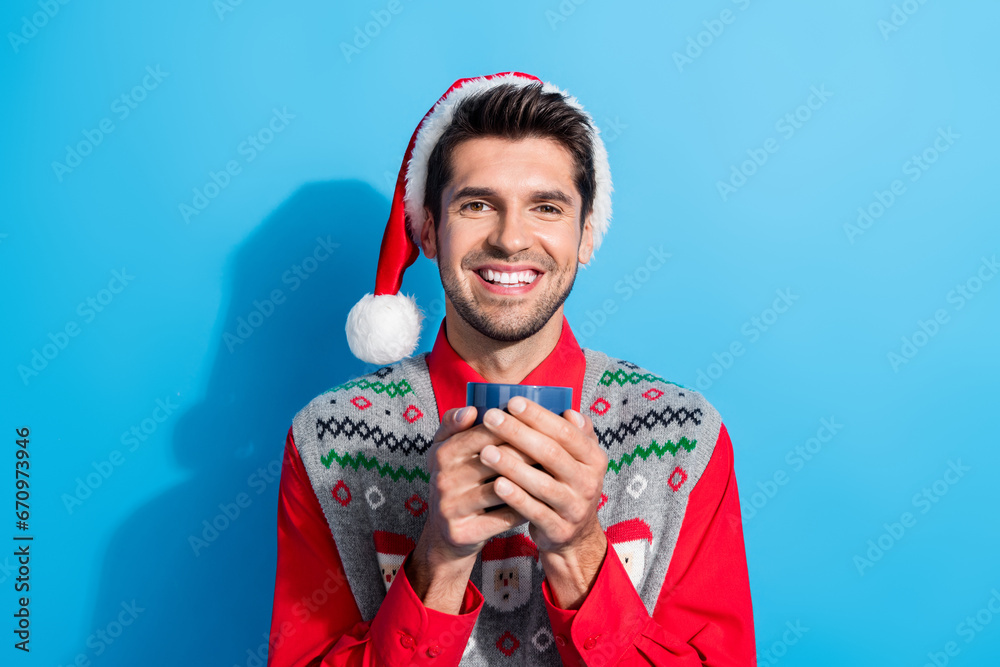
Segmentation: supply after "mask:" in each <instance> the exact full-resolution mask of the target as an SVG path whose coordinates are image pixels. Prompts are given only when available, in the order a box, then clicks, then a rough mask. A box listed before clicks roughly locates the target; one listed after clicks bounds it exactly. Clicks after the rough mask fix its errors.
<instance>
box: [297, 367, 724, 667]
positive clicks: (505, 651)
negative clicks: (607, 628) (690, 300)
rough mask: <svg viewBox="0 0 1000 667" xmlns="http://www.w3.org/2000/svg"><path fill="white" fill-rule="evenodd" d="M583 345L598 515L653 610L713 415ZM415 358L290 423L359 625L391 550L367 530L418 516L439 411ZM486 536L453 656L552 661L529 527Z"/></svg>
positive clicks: (340, 390)
mask: <svg viewBox="0 0 1000 667" xmlns="http://www.w3.org/2000/svg"><path fill="white" fill-rule="evenodd" d="M584 354H585V356H586V362H587V366H586V373H585V376H584V382H583V395H582V396H581V401H580V406H581V410H582V412H584V414H587V415H588V416H589V417H590V418H591V419H592V420H593V422H594V429H595V431H596V433H597V437H598V440H599V442H600V444H601V446H602V447H603V448H604V449H605V451H606V452H607V454H608V472H607V474H606V476H605V478H604V493H603V498H602V501H601V505H600V506H599V508H598V519H599V520H600V522H601V525H602V526H603V527H604V528H605V531H606V532H607V533H608V535H609V543H610V544H611V547H613V548H614V549H615V552H616V554H617V556H618V558H619V559H620V560H621V561H622V564H623V566H624V567H625V569H626V571H627V572H628V574H629V578H630V579H631V580H632V582H633V584H634V585H635V588H636V591H637V593H638V595H639V597H640V598H641V599H642V601H643V604H644V605H645V606H646V609H647V611H648V612H649V613H650V614H652V612H653V609H654V607H655V604H656V600H657V598H658V596H659V593H660V586H661V584H662V583H663V579H664V577H665V576H666V572H667V567H668V566H669V564H670V559H671V555H672V554H673V550H674V546H675V545H676V543H677V537H678V535H679V532H680V527H681V522H682V521H683V519H684V514H685V511H686V509H687V501H688V497H689V494H690V492H691V489H692V488H693V487H694V486H695V484H697V482H698V480H699V479H700V477H701V475H702V473H703V472H704V470H705V467H706V466H707V465H708V461H709V459H710V458H711V456H712V452H713V451H714V448H715V443H716V440H717V438H718V435H719V430H720V428H721V426H722V420H721V417H720V415H719V413H718V412H717V411H716V410H715V409H714V408H713V407H712V405H711V404H709V402H708V401H707V400H705V398H704V397H703V396H702V395H701V394H700V393H698V392H696V391H692V390H690V389H687V388H685V387H683V386H681V385H678V384H676V383H673V382H669V381H667V380H665V379H663V378H661V377H659V376H657V375H655V374H653V373H651V372H649V371H647V370H646V369H643V368H640V367H638V366H636V365H635V364H632V363H630V362H627V361H624V360H621V359H614V358H611V357H608V356H607V355H605V354H603V353H601V352H598V351H595V350H588V349H584ZM426 356H427V355H426V354H421V355H417V356H416V357H410V358H407V359H403V360H402V361H399V362H397V363H395V364H391V365H389V366H384V367H382V368H379V369H378V370H376V371H374V372H373V373H370V374H368V375H366V376H364V377H361V378H355V379H353V380H351V381H350V382H346V383H344V384H341V385H338V386H337V387H334V388H333V389H331V390H330V391H328V392H325V393H324V394H322V395H320V396H317V397H316V398H315V399H313V400H312V401H311V402H310V403H309V404H308V405H307V406H305V407H304V408H303V409H302V410H301V411H300V412H299V413H298V414H297V415H296V416H295V419H294V420H293V423H292V429H293V436H294V439H295V444H296V446H297V447H298V450H299V454H300V455H301V457H302V461H303V463H304V464H305V467H306V470H307V472H308V474H309V479H310V482H311V484H312V488H313V490H314V492H315V493H316V496H317V497H318V498H319V501H320V505H321V506H322V508H323V513H324V515H325V517H326V520H327V523H328V525H329V526H330V530H331V533H332V534H333V537H334V539H335V540H336V543H337V549H338V551H339V553H340V557H341V560H342V561H343V564H344V570H345V572H346V575H347V580H348V582H349V584H350V588H351V591H352V593H353V595H354V599H355V601H356V602H357V604H358V608H359V610H360V611H361V616H362V618H364V619H365V620H371V619H372V618H373V617H374V616H375V614H376V612H377V611H378V608H379V605H380V604H381V603H382V600H383V599H384V598H385V594H386V590H387V588H386V585H385V576H386V574H387V572H391V569H388V570H387V569H386V568H390V565H381V566H380V563H383V562H388V561H386V558H388V556H387V555H386V554H384V553H383V554H380V553H379V552H378V551H377V550H376V537H375V536H376V535H383V536H384V535H385V534H386V533H391V534H393V535H395V536H399V537H398V538H397V539H399V540H404V541H405V539H410V540H413V541H414V542H415V541H417V540H418V539H419V538H420V533H421V531H422V529H423V525H424V522H425V521H426V519H427V514H428V509H429V508H428V498H429V495H428V490H429V487H428V485H429V476H428V469H427V461H426V453H427V450H428V449H429V448H430V445H431V443H432V442H433V438H434V433H435V431H436V430H437V427H438V424H439V423H440V416H439V413H438V408H437V403H436V401H435V399H434V393H433V390H432V387H431V382H430V375H429V373H428V371H427V363H426ZM390 388H391V389H390ZM401 388H402V389H404V390H405V391H404V393H400V389H401ZM611 537H614V540H611ZM494 539H495V540H498V543H497V545H495V546H496V548H491V550H490V556H489V559H488V561H487V562H484V560H483V557H482V553H481V554H480V557H479V558H477V560H476V564H475V566H474V567H473V570H472V575H471V581H472V583H473V584H474V585H475V586H476V587H477V588H479V590H480V591H481V592H482V593H483V596H484V598H486V602H485V604H484V605H483V608H482V611H481V612H480V615H479V618H478V620H477V622H476V626H475V628H474V630H473V632H472V636H471V637H470V640H469V643H468V645H467V646H466V650H465V652H464V654H463V657H462V662H461V664H462V665H475V666H477V667H486V666H487V665H496V664H512V665H514V664H516V665H560V664H561V662H560V659H559V654H558V652H557V650H556V647H555V642H554V639H553V637H552V632H551V626H550V623H549V619H548V614H547V613H546V610H545V603H544V600H543V599H542V592H541V581H542V575H543V573H544V572H543V570H542V568H541V563H540V562H538V561H536V560H535V559H534V558H533V557H531V556H530V555H526V554H530V549H528V550H527V551H526V550H525V546H524V545H528V544H529V543H530V538H529V536H528V526H527V524H524V525H521V526H518V527H516V528H513V529H511V530H509V531H506V532H504V533H501V534H499V535H497V536H496V537H495V538H494ZM501 544H502V545H505V546H503V547H502V548H501V547H500V545H501ZM529 546H530V545H529ZM609 548H610V547H609ZM484 551H485V549H484ZM497 554H500V555H499V556H498V555H497ZM380 559H381V560H380Z"/></svg>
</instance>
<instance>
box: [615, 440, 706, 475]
mask: <svg viewBox="0 0 1000 667" xmlns="http://www.w3.org/2000/svg"><path fill="white" fill-rule="evenodd" d="M697 443H698V441H697V440H688V439H687V438H683V437H682V438H681V441H680V442H678V443H673V442H671V441H670V440H667V441H666V442H665V443H663V444H662V445H661V444H659V443H658V442H656V440H653V442H652V443H651V444H650V445H649V447H643V446H642V445H638V446H636V448H635V449H634V450H632V452H631V453H628V454H622V457H621V459H620V460H619V461H617V462H616V461H608V470H613V471H614V472H615V474H618V473H621V471H622V468H624V467H625V466H627V465H628V466H630V465H632V462H633V461H634V460H635V459H636V457H637V456H641V457H642V459H643V460H644V461H645V460H646V459H648V458H649V455H650V454H656V456H657V457H658V458H663V454H664V453H665V452H670V453H671V454H673V455H674V456H677V452H678V451H680V449H681V447H683V448H684V449H685V450H686V451H689V452H690V451H691V450H692V449H694V446H695V445H696V444H697Z"/></svg>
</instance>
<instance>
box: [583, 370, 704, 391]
mask: <svg viewBox="0 0 1000 667" xmlns="http://www.w3.org/2000/svg"><path fill="white" fill-rule="evenodd" d="M643 381H645V382H665V383H667V384H672V385H674V386H675V387H680V388H681V389H687V387H685V386H684V385H681V384H677V383H676V382H671V381H670V380H664V379H663V378H661V377H660V376H658V375H653V374H652V373H636V372H635V371H632V372H631V373H626V372H625V371H623V370H622V369H620V368H619V369H618V370H616V371H615V372H614V373H612V372H611V371H604V375H602V376H601V379H600V380H598V381H597V382H598V384H603V385H604V386H605V387H610V386H611V383H612V382H617V383H618V386H619V387H624V386H625V385H626V384H639V383H640V382H643Z"/></svg>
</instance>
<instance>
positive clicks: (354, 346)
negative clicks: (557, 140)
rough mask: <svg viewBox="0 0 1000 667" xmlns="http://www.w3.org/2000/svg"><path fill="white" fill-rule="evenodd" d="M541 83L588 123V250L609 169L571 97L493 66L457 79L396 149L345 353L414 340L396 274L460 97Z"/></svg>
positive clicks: (413, 247) (381, 356)
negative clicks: (370, 280) (388, 198)
mask: <svg viewBox="0 0 1000 667" xmlns="http://www.w3.org/2000/svg"><path fill="white" fill-rule="evenodd" d="M539 83H540V84H542V92H545V93H559V94H560V95H562V96H563V99H564V100H565V101H566V103H567V104H568V105H569V106H570V107H572V108H574V109H577V110H578V111H580V112H581V113H582V114H583V116H584V117H585V118H586V119H587V122H588V123H589V124H590V130H591V132H590V136H591V143H592V148H593V156H594V172H595V176H596V188H595V191H594V206H593V213H592V214H591V224H592V225H593V228H594V251H595V252H596V251H597V248H598V247H599V246H600V245H601V239H602V238H603V237H604V233H605V232H606V231H607V229H608V226H609V225H610V223H611V191H612V187H611V169H610V167H609V165H608V153H607V150H605V148H604V142H602V141H601V138H600V136H599V133H600V130H599V129H598V127H597V125H596V124H595V123H594V121H593V119H592V118H591V117H590V114H588V113H587V112H586V111H584V109H583V107H582V106H581V105H580V103H579V102H577V100H576V98H575V97H572V96H570V95H569V94H568V93H566V92H565V91H563V90H560V89H559V88H557V87H555V86H553V85H552V84H551V83H547V82H543V81H542V80H541V79H539V78H538V77H535V76H532V75H531V74H524V73H522V72H501V73H498V74H490V75H488V76H481V77H477V78H471V79H459V80H458V81H456V82H455V83H453V84H452V85H451V87H450V88H449V89H448V90H447V92H445V94H444V95H443V96H442V97H441V99H439V100H438V101H437V103H435V105H434V106H433V107H431V109H430V110H429V111H428V112H427V113H426V114H425V115H424V118H423V120H421V121H420V124H419V125H417V129H416V130H414V132H413V136H412V137H410V143H409V145H408V146H407V147H406V153H405V154H404V155H403V164H402V166H401V167H400V169H399V176H398V177H397V178H396V189H395V191H394V192H393V195H392V208H391V209H390V211H389V221H388V222H387V223H386V226H385V233H384V234H383V236H382V249H381V251H380V252H379V259H378V269H377V271H376V275H375V292H374V294H366V295H365V296H364V297H362V298H361V300H360V301H359V302H358V303H357V304H355V305H354V307H353V308H352V309H351V312H350V313H349V314H348V316H347V343H348V345H350V348H351V352H352V353H353V354H354V356H356V357H357V358H359V359H361V360H362V361H366V362H368V363H371V364H391V363H394V362H396V361H399V360H400V359H403V358H404V357H408V356H409V355H411V354H413V351H414V350H415V349H416V348H417V341H418V340H419V339H420V322H421V320H422V319H423V313H421V312H420V310H419V309H418V308H417V303H416V300H415V299H414V298H413V297H411V296H406V295H403V294H399V289H400V287H401V286H402V283H403V272H404V271H405V270H406V268H407V267H409V266H410V265H411V264H413V262H414V261H416V259H417V256H418V255H419V254H420V231H421V229H422V227H423V225H424V221H425V220H424V192H425V189H426V186H427V163H428V161H429V160H430V156H431V153H432V152H433V151H434V146H436V145H437V142H438V140H439V139H440V138H441V136H442V135H443V134H444V132H445V130H446V129H447V128H448V126H449V125H450V124H451V121H452V119H453V118H454V116H455V109H456V107H457V106H458V105H459V103H460V102H462V101H463V100H466V99H468V98H470V97H472V96H473V95H475V94H477V93H482V92H485V91H487V90H490V89H492V88H495V87H496V86H500V85H504V84H511V85H515V86H528V85H532V84H539Z"/></svg>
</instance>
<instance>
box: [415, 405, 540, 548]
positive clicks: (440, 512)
mask: <svg viewBox="0 0 1000 667" xmlns="http://www.w3.org/2000/svg"><path fill="white" fill-rule="evenodd" d="M459 415H460V416H459ZM475 418H476V408H474V407H469V408H466V409H464V411H463V410H449V411H448V412H447V413H445V417H444V419H443V420H442V421H441V425H440V426H439V427H438V430H437V433H436V434H435V435H434V441H433V444H432V446H431V449H430V451H429V452H428V454H427V460H428V465H429V468H430V470H429V472H430V502H429V507H430V513H429V515H428V518H427V522H426V523H425V525H424V532H425V533H427V532H429V531H430V532H431V535H430V536H429V537H431V538H432V542H433V543H435V545H436V546H438V547H440V549H441V551H442V552H444V553H445V554H447V555H450V556H452V557H454V558H464V557H468V556H474V555H475V554H477V553H479V551H480V550H481V549H482V548H483V545H484V544H485V543H486V541H487V540H489V539H490V538H491V537H493V536H494V535H497V534H499V533H502V532H503V531H505V530H509V529H510V528H512V527H514V526H517V525H519V524H521V523H524V522H525V521H526V519H525V518H524V517H523V516H521V515H520V514H519V513H518V512H517V511H515V510H513V509H511V508H504V509H500V510H497V511H494V512H488V513H487V512H484V510H485V509H486V508H487V507H491V506H495V505H502V504H503V502H504V501H503V500H502V499H501V498H500V497H498V496H497V494H496V492H495V491H494V484H493V483H485V484H484V481H485V480H486V479H487V478H489V477H491V476H493V470H492V469H490V468H489V467H488V466H485V465H483V463H482V462H481V461H480V460H479V453H480V450H482V449H483V447H485V446H487V445H492V446H493V447H497V446H498V445H502V444H503V442H502V440H501V439H500V438H498V437H497V436H496V435H494V434H493V433H491V432H490V431H488V430H487V429H486V428H485V427H483V426H476V427H473V428H469V427H470V426H472V423H473V422H474V421H475ZM508 449H509V448H508ZM510 455H511V456H518V455H517V453H516V452H514V451H512V450H511V451H510ZM518 460H519V461H521V462H525V458H524V457H521V456H518Z"/></svg>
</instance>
